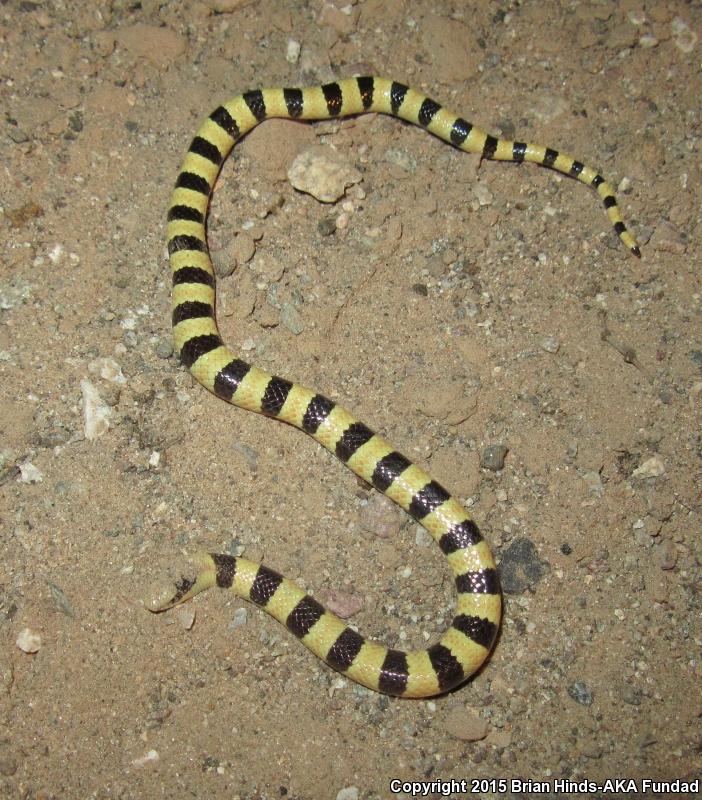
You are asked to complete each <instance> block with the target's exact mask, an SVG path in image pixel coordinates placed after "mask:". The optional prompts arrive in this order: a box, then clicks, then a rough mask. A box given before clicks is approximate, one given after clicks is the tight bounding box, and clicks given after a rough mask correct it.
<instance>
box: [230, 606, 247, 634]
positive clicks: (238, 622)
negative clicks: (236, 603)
mask: <svg viewBox="0 0 702 800" xmlns="http://www.w3.org/2000/svg"><path fill="white" fill-rule="evenodd" d="M248 618H249V612H248V610H247V609H245V608H237V610H236V611H235V612H234V614H233V615H232V619H231V622H230V623H229V624H228V625H227V629H228V630H230V631H233V630H236V629H237V628H241V626H242V625H246V621H247V620H248Z"/></svg>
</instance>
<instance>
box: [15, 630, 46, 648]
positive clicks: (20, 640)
mask: <svg viewBox="0 0 702 800" xmlns="http://www.w3.org/2000/svg"><path fill="white" fill-rule="evenodd" d="M15 644H16V645H17V647H19V649H20V650H21V651H22V652H23V653H38V652H39V650H40V649H41V636H40V635H39V634H38V633H37V632H36V631H33V630H31V629H30V628H22V630H21V631H20V632H19V634H18V636H17V639H16V640H15Z"/></svg>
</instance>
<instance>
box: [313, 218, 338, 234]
mask: <svg viewBox="0 0 702 800" xmlns="http://www.w3.org/2000/svg"><path fill="white" fill-rule="evenodd" d="M317 231H318V232H319V235H320V236H331V235H332V234H334V233H336V220H335V219H334V217H324V218H323V219H320V220H319V222H318V223H317Z"/></svg>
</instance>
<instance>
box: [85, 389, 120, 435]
mask: <svg viewBox="0 0 702 800" xmlns="http://www.w3.org/2000/svg"><path fill="white" fill-rule="evenodd" d="M80 390H81V393H82V395H83V421H84V426H83V428H84V432H85V438H86V439H87V440H88V441H89V442H94V441H95V440H96V439H97V438H98V436H102V434H103V433H106V432H107V430H108V429H109V427H110V420H111V419H112V414H113V412H112V409H111V408H110V407H109V406H108V405H107V404H106V403H105V402H104V401H103V399H102V397H100V392H98V390H97V389H96V388H95V386H94V385H93V384H92V383H91V382H90V381H89V380H88V379H87V378H83V380H82V381H81V382H80Z"/></svg>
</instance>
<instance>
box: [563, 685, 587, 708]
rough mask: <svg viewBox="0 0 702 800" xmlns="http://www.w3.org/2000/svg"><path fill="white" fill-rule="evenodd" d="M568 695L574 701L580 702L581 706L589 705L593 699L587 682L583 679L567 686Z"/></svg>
mask: <svg viewBox="0 0 702 800" xmlns="http://www.w3.org/2000/svg"><path fill="white" fill-rule="evenodd" d="M567 691H568V695H569V696H570V697H571V698H572V699H573V700H575V702H576V703H580V705H581V706H591V705H592V701H593V696H592V692H591V691H590V689H589V688H588V686H587V684H586V683H584V682H583V681H575V683H572V684H571V685H570V686H569V687H568V690H567Z"/></svg>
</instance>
